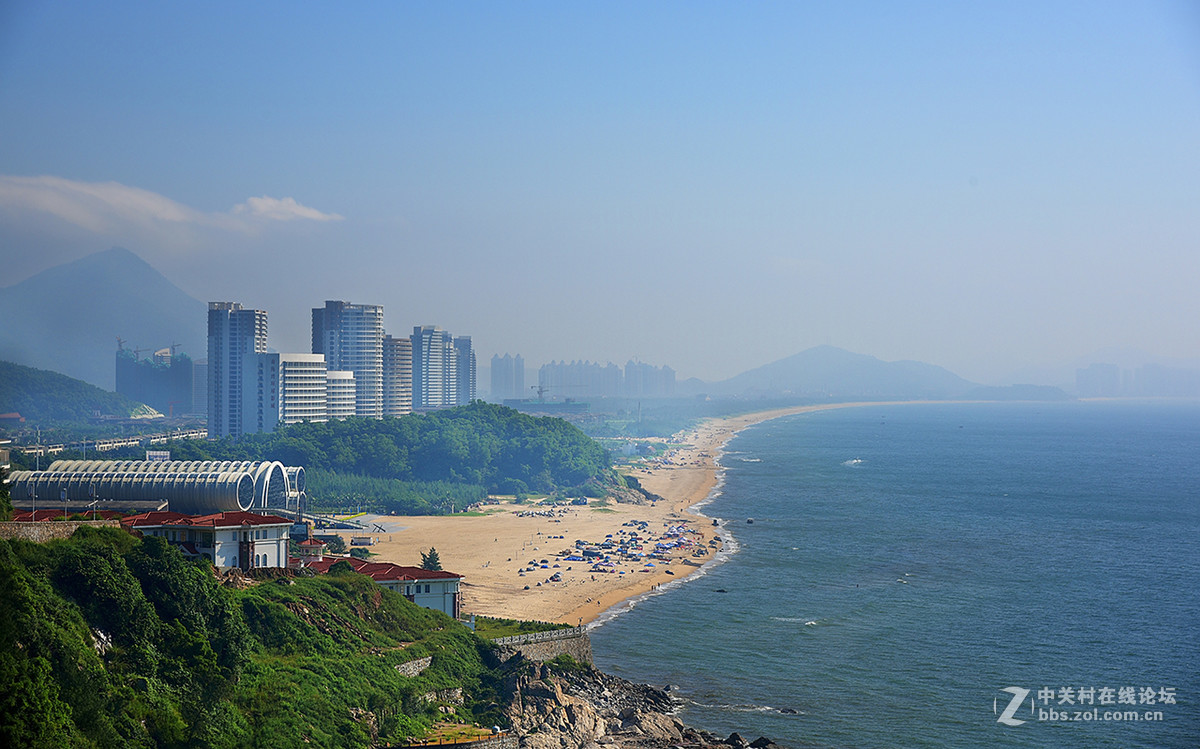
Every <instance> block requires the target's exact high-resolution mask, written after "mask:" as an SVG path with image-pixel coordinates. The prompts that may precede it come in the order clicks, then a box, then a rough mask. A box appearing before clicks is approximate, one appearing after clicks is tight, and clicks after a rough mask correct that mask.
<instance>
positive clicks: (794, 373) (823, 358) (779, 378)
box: [710, 346, 976, 398]
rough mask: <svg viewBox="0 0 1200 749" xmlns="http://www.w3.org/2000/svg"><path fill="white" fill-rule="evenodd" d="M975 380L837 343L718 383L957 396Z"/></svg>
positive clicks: (728, 387) (831, 392)
mask: <svg viewBox="0 0 1200 749" xmlns="http://www.w3.org/2000/svg"><path fill="white" fill-rule="evenodd" d="M974 387H976V386H975V384H974V383H972V382H969V381H967V380H964V379H963V378H961V377H959V376H958V375H956V374H954V373H953V372H950V371H949V370H946V369H944V368H942V367H938V366H935V365H933V364H924V363H922V362H915V361H895V362H885V361H882V360H880V359H877V358H875V357H873V356H866V355H864V354H855V353H852V352H850V351H846V350H844V349H840V348H837V347H835V346H816V347H814V348H810V349H807V350H805V351H802V352H800V353H798V354H795V355H793V356H789V357H787V358H785V359H780V360H778V361H774V362H771V363H770V364H764V365H763V366H761V367H756V368H754V369H751V370H749V371H747V372H743V373H742V374H740V375H737V376H735V377H731V378H729V379H728V380H724V381H722V382H718V383H714V384H713V385H712V387H711V388H710V392H712V393H716V394H720V395H740V394H762V395H797V396H804V395H811V396H832V397H838V396H852V397H870V398H876V397H878V398H955V397H961V396H963V395H965V394H966V393H968V392H969V391H970V390H971V389H972V388H974Z"/></svg>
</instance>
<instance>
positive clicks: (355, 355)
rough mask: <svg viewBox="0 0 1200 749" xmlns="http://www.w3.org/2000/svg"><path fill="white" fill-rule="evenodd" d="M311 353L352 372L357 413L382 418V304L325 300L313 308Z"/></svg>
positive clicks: (326, 362)
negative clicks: (322, 304) (322, 303)
mask: <svg viewBox="0 0 1200 749" xmlns="http://www.w3.org/2000/svg"><path fill="white" fill-rule="evenodd" d="M312 352H313V353H314V354H324V355H325V365H326V366H327V367H328V368H329V369H333V370H346V371H350V372H353V373H354V384H355V408H354V413H355V415H357V416H365V417H367V418H372V419H378V418H382V417H383V307H381V306H380V305H377V304H351V303H350V302H339V301H327V302H325V306H324V307H317V308H315V309H313V311H312Z"/></svg>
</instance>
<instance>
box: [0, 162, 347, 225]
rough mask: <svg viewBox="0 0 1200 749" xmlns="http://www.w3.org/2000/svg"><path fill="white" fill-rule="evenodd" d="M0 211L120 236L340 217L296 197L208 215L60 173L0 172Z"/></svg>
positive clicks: (267, 199)
mask: <svg viewBox="0 0 1200 749" xmlns="http://www.w3.org/2000/svg"><path fill="white" fill-rule="evenodd" d="M0 211H5V212H9V213H13V214H15V215H16V216H19V217H24V218H29V217H31V215H35V214H40V215H43V216H51V217H54V218H57V219H60V220H62V221H65V222H67V223H69V224H72V225H74V226H77V227H80V228H82V229H84V230H86V231H89V232H93V233H96V234H102V235H120V234H123V233H126V232H128V231H129V230H131V229H132V230H140V231H146V230H151V231H162V230H164V229H167V230H169V228H170V227H172V226H175V227H180V226H198V227H214V228H219V229H225V230H230V231H237V232H246V233H252V232H256V231H257V230H258V229H259V228H261V226H262V221H263V220H266V221H293V220H308V221H340V220H342V217H341V216H339V215H337V214H334V213H323V212H321V211H318V210H317V209H315V208H309V207H308V206H305V205H301V204H300V203H298V202H296V199H295V198H271V197H267V196H265V195H264V196H263V197H261V198H249V199H248V200H247V201H246V202H245V203H241V204H239V205H237V206H235V207H234V208H233V209H232V210H231V211H229V212H215V213H206V212H204V211H199V210H196V209H195V208H191V207H189V206H186V205H184V204H182V203H178V202H176V201H174V200H171V199H170V198H168V197H165V196H163V195H159V194H158V193H154V192H150V191H149V190H143V189H141V188H137V187H129V186H128V185H122V184H120V183H118V182H79V181H76V180H69V179H64V178H62V177H53V176H40V177H16V176H7V175H0Z"/></svg>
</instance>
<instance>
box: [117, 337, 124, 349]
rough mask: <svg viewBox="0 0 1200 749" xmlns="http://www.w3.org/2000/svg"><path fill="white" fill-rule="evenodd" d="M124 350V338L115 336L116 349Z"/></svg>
mask: <svg viewBox="0 0 1200 749" xmlns="http://www.w3.org/2000/svg"><path fill="white" fill-rule="evenodd" d="M124 350H125V339H124V338H122V337H121V336H117V351H124Z"/></svg>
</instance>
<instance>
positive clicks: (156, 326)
mask: <svg viewBox="0 0 1200 749" xmlns="http://www.w3.org/2000/svg"><path fill="white" fill-rule="evenodd" d="M206 309H207V308H206V305H205V303H204V302H201V301H199V300H196V299H193V298H192V297H190V296H188V295H187V294H186V293H184V292H183V291H182V290H180V289H179V287H177V286H176V285H175V284H173V283H171V282H170V281H168V280H167V279H166V278H165V277H164V276H163V275H162V274H161V273H159V272H158V271H157V270H155V269H154V268H153V267H151V266H150V265H149V264H148V263H147V262H146V261H144V260H142V259H141V258H140V257H138V256H137V255H135V254H134V253H132V252H130V251H129V250H127V249H124V248H121V247H114V248H112V249H110V250H105V251H103V252H97V253H95V254H92V255H88V256H87V257H84V258H81V259H79V260H76V261H74V262H71V263H66V264H64V265H59V266H56V267H54V268H50V269H48V270H45V271H43V272H41V273H39V274H37V275H35V276H32V277H30V278H27V279H26V280H24V281H22V282H20V283H18V284H15V285H13V286H9V287H7V288H2V289H0V318H2V319H4V320H6V321H7V324H6V325H5V326H3V327H0V359H3V360H6V361H11V362H15V363H17V364H24V365H26V366H29V367H36V368H39V369H49V370H53V371H55V372H60V373H62V374H66V375H69V376H71V377H75V378H77V379H80V380H84V381H85V382H90V383H91V384H93V385H96V386H97V387H101V388H103V389H105V390H114V389H115V388H116V364H115V359H114V356H115V352H116V350H117V337H118V336H119V337H120V338H123V339H125V342H126V343H125V346H126V347H127V348H135V347H137V348H147V349H151V348H152V349H159V348H163V347H165V346H168V345H170V344H172V343H178V344H180V347H179V349H178V351H180V352H182V353H187V354H188V355H189V356H191V357H192V358H193V359H200V358H204V356H205V355H206V353H207V341H206V338H207V322H206V320H207V318H206V312H205V310H206Z"/></svg>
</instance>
